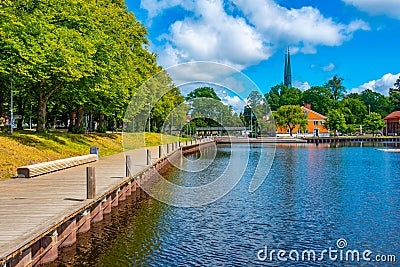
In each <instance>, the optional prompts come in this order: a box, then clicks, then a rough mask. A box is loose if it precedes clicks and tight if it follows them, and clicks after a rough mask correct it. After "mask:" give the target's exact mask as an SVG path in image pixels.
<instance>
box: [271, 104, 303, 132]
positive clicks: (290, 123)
mask: <svg viewBox="0 0 400 267" xmlns="http://www.w3.org/2000/svg"><path fill="white" fill-rule="evenodd" d="M274 119H275V123H276V124H277V125H278V126H280V127H281V128H286V129H289V133H290V136H292V135H293V133H292V132H293V129H294V128H295V127H296V126H299V127H300V128H302V129H304V128H305V127H306V126H307V124H308V120H307V117H306V115H305V114H304V113H303V111H302V110H301V107H300V106H295V105H286V106H281V107H280V108H278V110H277V111H276V112H275V113H274Z"/></svg>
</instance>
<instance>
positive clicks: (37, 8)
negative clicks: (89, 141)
mask: <svg viewBox="0 0 400 267" xmlns="http://www.w3.org/2000/svg"><path fill="white" fill-rule="evenodd" d="M78 6H79V8H77V7H78ZM146 34H147V30H146V28H145V27H144V26H143V24H141V23H140V22H139V21H138V20H137V19H136V18H135V16H134V14H133V13H132V12H129V11H128V10H127V7H126V6H125V4H124V2H123V1H114V0H100V1H87V0H76V1H72V2H71V1H70V2H68V1H67V2H60V1H55V0H49V1H34V0H28V1H25V0H15V1H3V2H2V3H1V4H0V35H1V39H0V47H1V48H0V80H1V83H0V89H1V90H0V91H1V92H0V101H1V105H0V112H2V114H4V113H5V108H4V107H5V105H7V104H5V103H8V101H6V100H7V97H8V95H9V94H8V93H7V92H9V91H10V84H11V82H13V85H14V86H13V87H14V92H15V99H16V105H17V108H18V110H19V111H18V113H20V115H22V116H23V117H24V116H26V115H27V114H28V113H30V112H28V107H30V106H33V109H34V110H35V109H36V112H34V114H33V115H34V116H33V117H34V118H35V120H36V121H37V130H38V131H45V130H46V128H47V127H48V124H53V126H54V124H55V123H54V121H55V119H54V120H51V119H52V118H53V117H54V118H60V117H61V119H62V120H63V121H64V122H65V123H64V124H67V122H70V125H71V126H72V127H73V128H75V129H77V130H78V131H79V130H81V129H82V127H83V121H84V120H83V116H84V115H85V114H86V115H88V114H91V116H92V117H94V118H92V120H96V121H98V123H99V126H101V128H105V127H106V125H105V124H106V121H108V122H109V123H111V124H115V123H119V124H120V123H122V120H123V117H124V112H125V109H126V107H127V105H128V103H129V101H130V99H131V97H132V96H133V94H134V93H135V91H136V90H137V88H138V87H140V86H141V84H143V82H144V81H146V80H147V79H149V78H150V77H151V76H153V75H154V74H156V73H158V72H160V71H161V70H162V69H161V67H160V66H158V65H157V63H156V55H155V54H153V53H150V52H149V51H148V49H147V46H148V43H149V42H148V40H147V38H146ZM166 85H167V86H172V85H171V84H168V83H166ZM145 93H146V94H145V95H144V96H143V99H144V100H146V99H149V98H151V97H152V96H154V95H155V93H156V92H155V88H152V87H149V90H148V91H146V92H145ZM181 100H182V99H181ZM171 101H172V102H173V103H174V104H177V103H178V102H179V101H175V100H171ZM164 106H165V105H164ZM136 108H137V110H138V111H140V110H145V109H146V107H145V101H143V102H141V103H137V107H136ZM168 108H170V105H168ZM154 112H158V113H157V115H156V114H154V115H153V116H152V118H153V119H154V120H159V119H160V117H162V116H161V115H160V112H159V110H158V111H154ZM21 121H23V119H22V120H21Z"/></svg>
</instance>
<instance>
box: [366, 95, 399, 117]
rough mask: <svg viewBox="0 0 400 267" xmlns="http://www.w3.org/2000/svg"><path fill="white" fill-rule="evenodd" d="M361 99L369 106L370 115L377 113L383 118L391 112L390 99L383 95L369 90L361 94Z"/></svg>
mask: <svg viewBox="0 0 400 267" xmlns="http://www.w3.org/2000/svg"><path fill="white" fill-rule="evenodd" d="M360 98H361V100H362V101H363V102H364V103H365V105H366V106H367V108H368V111H369V113H371V112H376V113H379V114H380V115H381V116H382V117H385V116H387V115H388V114H389V113H390V111H391V106H390V101H389V97H386V96H384V95H382V94H381V93H378V92H374V91H372V90H371V89H367V90H364V91H363V92H361V94H360Z"/></svg>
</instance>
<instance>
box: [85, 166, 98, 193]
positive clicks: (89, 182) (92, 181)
mask: <svg viewBox="0 0 400 267" xmlns="http://www.w3.org/2000/svg"><path fill="white" fill-rule="evenodd" d="M95 197H96V177H95V167H86V198H87V199H93V198H95Z"/></svg>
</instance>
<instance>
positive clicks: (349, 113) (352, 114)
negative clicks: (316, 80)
mask: <svg viewBox="0 0 400 267" xmlns="http://www.w3.org/2000/svg"><path fill="white" fill-rule="evenodd" d="M339 109H340V110H341V111H342V113H343V115H344V116H345V119H346V123H347V124H362V122H363V120H364V118H365V116H366V115H367V114H368V111H367V106H366V105H365V104H364V102H363V101H362V100H360V99H358V98H349V97H345V98H344V99H343V100H342V101H340V102H339Z"/></svg>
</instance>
